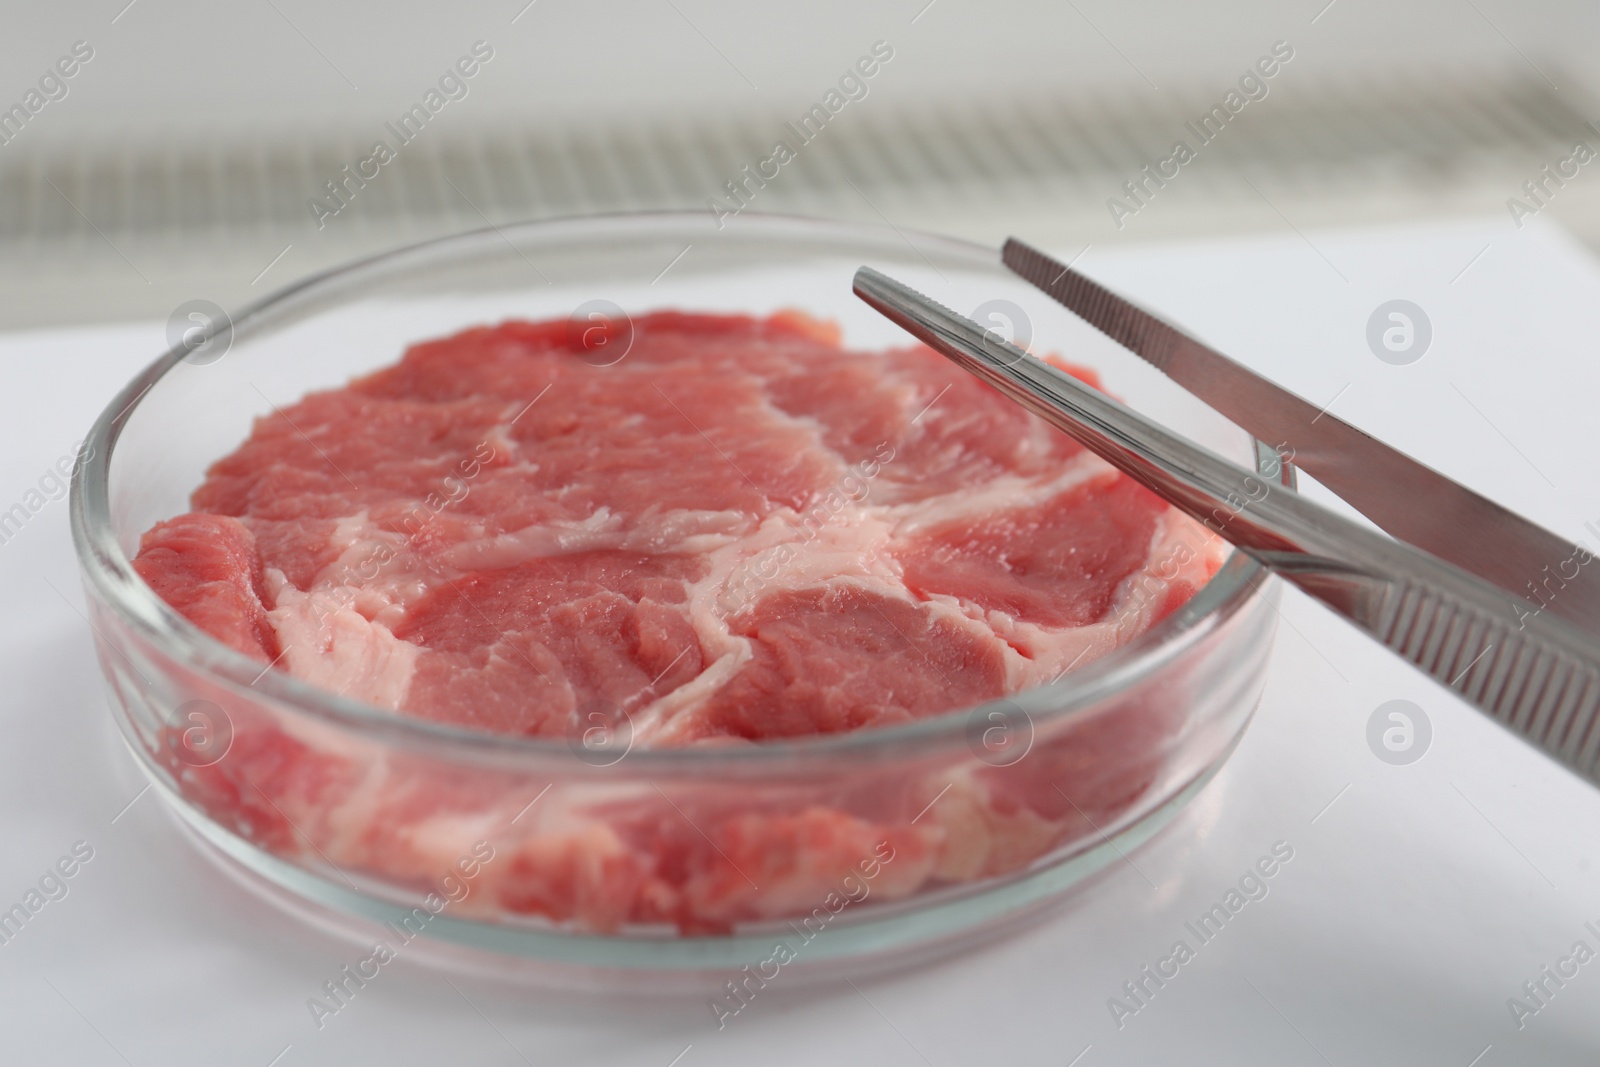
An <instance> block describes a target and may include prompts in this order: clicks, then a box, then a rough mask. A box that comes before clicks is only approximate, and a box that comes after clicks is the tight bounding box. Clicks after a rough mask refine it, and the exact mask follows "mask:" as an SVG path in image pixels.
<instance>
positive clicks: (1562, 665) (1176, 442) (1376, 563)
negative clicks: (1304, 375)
mask: <svg viewBox="0 0 1600 1067" xmlns="http://www.w3.org/2000/svg"><path fill="white" fill-rule="evenodd" d="M855 290H856V293H857V295H859V296H860V297H861V298H862V299H863V300H864V301H866V302H867V303H868V304H870V305H872V306H873V307H874V308H876V309H878V310H879V311H881V312H882V313H883V314H884V315H885V316H887V317H888V318H889V319H891V320H892V321H894V322H896V323H898V324H899V325H900V326H902V327H904V328H905V329H906V330H907V331H908V332H910V333H911V334H912V335H913V336H915V337H917V338H918V339H920V340H922V341H923V342H925V343H926V344H928V345H929V346H930V347H932V348H933V349H934V350H936V351H938V352H939V353H941V354H942V355H944V356H946V357H948V358H949V359H951V360H952V361H953V362H955V363H956V364H957V365H959V366H961V367H962V368H963V369H965V370H967V371H969V372H971V373H972V374H974V375H975V376H977V377H978V378H980V379H981V380H983V381H985V382H987V383H988V384H989V385H991V386H993V387H994V388H995V389H996V390H998V391H999V392H1001V393H1002V394H1004V395H1005V396H1008V397H1010V398H1011V399H1013V400H1015V401H1016V402H1017V403H1018V404H1020V405H1022V406H1023V407H1024V408H1026V409H1027V410H1029V411H1031V412H1033V413H1034V414H1036V415H1038V416H1039V417H1040V418H1042V419H1044V420H1045V421H1046V422H1048V423H1049V424H1050V425H1052V426H1054V427H1056V428H1057V429H1059V430H1061V431H1062V432H1063V433H1066V434H1067V435H1068V436H1070V437H1072V438H1073V439H1075V440H1077V441H1078V442H1079V443H1081V444H1082V445H1084V447H1086V448H1088V449H1089V450H1090V451H1092V452H1095V453H1096V454H1098V455H1099V456H1101V457H1102V458H1103V459H1105V460H1106V461H1107V462H1108V463H1110V464H1111V465H1112V466H1114V467H1116V468H1117V469H1119V470H1121V471H1122V472H1123V473H1125V474H1127V475H1128V476H1129V477H1131V478H1133V479H1135V480H1136V481H1138V482H1140V483H1142V484H1144V485H1145V486H1146V487H1147V488H1149V489H1150V490H1152V491H1153V492H1155V493H1156V494H1158V495H1159V496H1161V497H1163V498H1164V499H1166V500H1168V501H1169V502H1171V503H1172V504H1173V505H1175V506H1176V507H1178V508H1179V509H1181V510H1182V511H1184V512H1186V513H1187V514H1189V515H1190V516H1191V517H1193V518H1194V519H1196V520H1198V521H1199V522H1201V523H1203V524H1205V525H1206V526H1207V527H1209V528H1210V529H1212V530H1213V531H1215V532H1216V533H1218V534H1220V535H1221V536H1222V537H1224V538H1225V539H1227V540H1228V541H1230V542H1231V543H1233V544H1234V545H1236V546H1238V547H1239V548H1240V549H1241V550H1243V551H1245V552H1246V553H1248V554H1250V555H1251V556H1252V557H1254V558H1256V559H1257V560H1259V561H1260V562H1262V563H1263V564H1264V565H1266V566H1267V567H1269V568H1271V569H1272V570H1273V571H1275V572H1276V573H1278V574H1280V575H1282V576H1283V577H1285V578H1286V579H1288V580H1289V581H1291V582H1294V583H1295V584H1296V585H1298V586H1299V587H1300V588H1301V589H1303V590H1305V591H1306V592H1307V593H1309V594H1311V595H1312V596H1314V597H1316V598H1317V599H1318V600H1321V601H1322V602H1323V603H1325V604H1327V605H1328V606H1329V607H1331V608H1333V609H1334V610H1335V611H1337V612H1339V613H1340V614H1342V615H1344V616H1345V617H1346V618H1348V619H1349V620H1350V621H1351V622H1352V623H1354V624H1355V625H1356V626H1358V627H1360V628H1361V629H1363V630H1365V631H1366V632H1367V633H1368V634H1370V635H1371V636H1372V637H1373V638H1374V639H1376V640H1377V641H1378V642H1380V643H1381V644H1383V645H1384V646H1385V647H1386V648H1388V649H1389V650H1390V651H1392V652H1394V653H1395V654H1396V655H1399V656H1400V657H1401V658H1403V659H1405V660H1406V661H1407V662H1408V663H1411V664H1412V665H1413V666H1415V667H1417V668H1418V669H1420V670H1422V671H1424V672H1425V673H1427V674H1428V675H1429V676H1430V677H1432V678H1433V679H1435V680H1436V681H1438V682H1439V683H1440V684H1442V685H1445V686H1448V687H1449V688H1452V689H1454V690H1455V691H1456V692H1458V693H1459V694H1460V695H1461V696H1463V697H1464V698H1465V699H1467V700H1468V701H1470V702H1471V703H1472V704H1474V705H1475V706H1476V707H1477V708H1478V709H1479V710H1481V711H1483V712H1484V713H1485V714H1487V715H1489V716H1490V717H1491V718H1493V719H1495V720H1496V721H1497V722H1499V723H1500V724H1501V725H1503V726H1505V727H1507V728H1508V729H1510V730H1512V731H1513V732H1515V733H1517V734H1520V735H1521V736H1523V737H1524V738H1526V739H1527V740H1529V741H1531V742H1533V743H1534V744H1536V745H1538V746H1539V747H1540V748H1542V749H1544V751H1546V752H1547V753H1549V754H1550V755H1551V756H1554V757H1555V758H1556V759H1557V760H1559V761H1560V762H1562V763H1564V764H1565V765H1566V766H1568V767H1570V768H1571V769H1572V770H1574V771H1577V772H1578V773H1579V774H1581V775H1583V776H1584V777H1585V778H1587V779H1588V780H1589V781H1590V782H1591V783H1593V784H1597V785H1600V761H1597V751H1600V648H1597V647H1596V645H1595V643H1594V642H1593V641H1592V639H1590V638H1589V637H1588V636H1587V635H1586V634H1585V633H1583V632H1582V631H1580V630H1577V629H1576V628H1574V627H1572V626H1570V625H1569V624H1567V623H1565V622H1564V621H1562V620H1559V619H1556V618H1554V617H1552V616H1549V615H1543V614H1534V613H1532V611H1531V609H1530V608H1529V606H1528V605H1527V604H1526V603H1524V602H1523V601H1521V600H1520V599H1519V598H1517V597H1515V596H1513V595H1512V594H1510V593H1508V592H1506V591H1504V590H1502V589H1500V588H1498V587H1496V586H1494V585H1492V584H1490V583H1488V582H1486V581H1483V580H1482V579H1480V578H1478V577H1477V576H1475V575H1473V574H1469V573H1468V572H1466V571H1463V570H1461V569H1460V568H1459V567H1456V566H1454V565H1453V564H1450V563H1446V562H1444V561H1443V560H1440V559H1438V558H1436V557H1434V556H1431V555H1429V554H1428V553H1425V552H1422V551H1420V550H1418V549H1416V548H1413V547H1412V546H1410V545H1407V544H1404V543H1403V542H1399V541H1395V540H1393V539H1391V538H1389V537H1386V536H1384V535H1382V534H1380V533H1377V532H1374V531H1372V530H1369V529H1367V528H1366V527H1363V526H1360V525H1358V524H1356V523H1354V522H1351V521H1350V520H1348V519H1346V518H1344V517H1343V516H1341V515H1337V514H1335V513H1334V512H1332V511H1329V510H1328V509H1326V508H1323V507H1320V506H1319V505H1317V504H1315V503H1313V502H1312V501H1310V500H1307V499H1305V498H1304V497H1302V496H1300V495H1299V494H1297V493H1294V492H1290V491H1288V490H1286V489H1284V488H1282V487H1281V486H1278V487H1274V486H1272V485H1271V484H1270V483H1269V482H1268V480H1267V479H1264V478H1262V477H1260V476H1259V475H1257V474H1255V473H1253V472H1251V471H1247V470H1245V469H1244V468H1242V467H1240V466H1238V465H1237V464H1234V463H1231V462H1229V461H1228V460H1226V459H1223V458H1222V457H1221V456H1218V455H1216V454H1215V453H1212V452H1210V451H1207V450H1206V449H1203V448H1201V447H1200V446H1198V445H1196V444H1194V443H1193V442H1191V441H1189V440H1187V439H1186V438H1183V437H1180V436H1178V435H1177V434H1174V433H1172V432H1171V431H1169V430H1167V429H1165V428H1164V427H1162V426H1160V425H1158V424H1156V423H1153V422H1151V421H1150V420H1148V419H1146V418H1145V417H1144V416H1142V415H1139V414H1138V413H1137V412H1134V411H1132V410H1130V409H1128V408H1126V407H1124V406H1123V405H1121V404H1119V403H1117V402H1116V401H1115V400H1112V399H1111V398H1110V397H1108V396H1106V395H1105V394H1103V393H1100V392H1098V391H1096V390H1094V389H1091V388H1089V387H1088V386H1086V385H1084V384H1083V383H1082V382H1079V381H1077V380H1076V379H1074V378H1072V377H1071V376H1070V375H1067V374H1065V373H1063V372H1061V371H1059V370H1057V369H1056V368H1054V367H1052V366H1050V365H1049V364H1046V363H1043V362H1041V361H1039V360H1037V359H1034V358H1032V357H1030V356H1028V355H1027V354H1026V353H1024V352H1022V351H1021V350H1020V349H1017V348H1015V347H1013V346H1010V345H1006V344H1003V343H1000V342H997V341H995V339H994V338H993V337H991V336H988V335H986V333H985V331H984V330H983V328H982V327H980V326H978V325H977V324H976V323H973V322H971V321H970V320H968V319H965V318H962V317H961V316H959V315H956V314H955V313H954V312H952V311H950V310H949V309H947V308H945V307H943V306H941V305H939V304H937V303H935V302H934V301H932V300H929V299H928V298H927V297H925V296H923V295H922V294H920V293H918V292H916V291H915V290H913V289H910V288H908V287H906V286H904V285H902V284H900V283H899V282H896V281H894V280H893V279H891V278H888V277H886V276H884V275H882V274H879V273H878V272H876V271H873V270H870V269H868V268H865V267H863V268H862V269H861V270H860V271H858V272H857V274H856V281H855Z"/></svg>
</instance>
